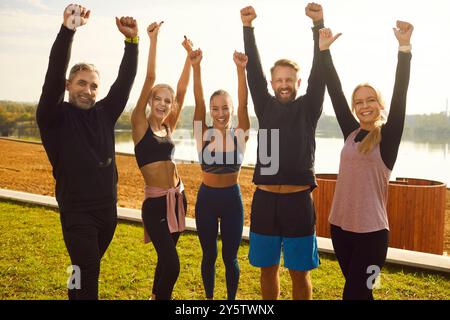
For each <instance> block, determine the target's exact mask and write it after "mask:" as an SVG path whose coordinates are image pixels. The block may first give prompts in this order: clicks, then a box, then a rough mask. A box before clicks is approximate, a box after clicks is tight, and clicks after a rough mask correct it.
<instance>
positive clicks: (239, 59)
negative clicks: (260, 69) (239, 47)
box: [233, 51, 248, 68]
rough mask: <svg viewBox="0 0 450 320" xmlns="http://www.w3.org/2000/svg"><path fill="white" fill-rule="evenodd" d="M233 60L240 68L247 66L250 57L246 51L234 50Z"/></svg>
mask: <svg viewBox="0 0 450 320" xmlns="http://www.w3.org/2000/svg"><path fill="white" fill-rule="evenodd" d="M233 60H234V63H235V64H236V66H237V67H238V68H245V67H246V66H247V61H248V57H247V55H246V54H245V53H241V52H237V51H234V54H233Z"/></svg>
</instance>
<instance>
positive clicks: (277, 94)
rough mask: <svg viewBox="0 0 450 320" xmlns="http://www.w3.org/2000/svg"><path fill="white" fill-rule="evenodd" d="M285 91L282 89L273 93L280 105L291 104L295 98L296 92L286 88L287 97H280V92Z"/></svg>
mask: <svg viewBox="0 0 450 320" xmlns="http://www.w3.org/2000/svg"><path fill="white" fill-rule="evenodd" d="M284 90H286V88H283V89H278V90H277V91H276V92H275V97H276V98H277V100H278V101H280V102H282V103H288V102H291V101H293V100H295V96H296V95H297V92H296V91H295V90H293V89H291V88H288V89H287V90H289V92H288V93H289V95H288V96H286V95H281V91H284Z"/></svg>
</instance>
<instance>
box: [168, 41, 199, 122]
mask: <svg viewBox="0 0 450 320" xmlns="http://www.w3.org/2000/svg"><path fill="white" fill-rule="evenodd" d="M182 45H183V47H184V49H185V50H186V59H185V61H184V66H183V71H182V72H181V76H180V79H179V80H178V84H177V96H176V101H177V103H176V109H174V110H173V111H172V112H171V113H170V115H169V117H168V119H167V122H168V125H169V127H170V130H171V131H173V130H175V127H176V125H177V123H178V119H179V118H180V114H181V109H182V108H183V105H184V97H185V96H186V92H187V87H188V85H189V79H190V77H191V61H190V59H189V54H190V53H191V51H192V47H193V44H192V41H191V40H189V39H188V38H186V36H184V41H183V43H182Z"/></svg>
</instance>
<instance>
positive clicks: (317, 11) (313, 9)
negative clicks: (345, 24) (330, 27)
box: [305, 2, 323, 22]
mask: <svg viewBox="0 0 450 320" xmlns="http://www.w3.org/2000/svg"><path fill="white" fill-rule="evenodd" d="M305 14H306V15H307V16H308V17H310V18H311V19H312V21H313V22H316V21H320V20H323V10H322V6H321V5H320V4H318V3H314V2H311V3H308V5H307V6H306V7H305Z"/></svg>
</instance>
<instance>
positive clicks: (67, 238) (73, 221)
mask: <svg viewBox="0 0 450 320" xmlns="http://www.w3.org/2000/svg"><path fill="white" fill-rule="evenodd" d="M89 15H90V11H89V10H87V9H86V8H84V7H82V6H79V5H70V6H68V7H67V8H66V9H65V10H64V22H63V25H62V26H61V29H60V31H59V33H58V36H57V38H56V40H55V42H54V44H53V47H52V49H51V52H50V60H49V65H48V69H47V74H46V76H45V82H44V86H43V88H42V94H41V97H40V100H39V104H38V107H37V111H36V120H37V124H38V126H39V130H40V133H41V139H42V143H43V145H44V148H45V151H46V152H47V156H48V159H49V161H50V163H51V165H52V167H53V176H54V178H55V180H56V190H55V194H56V199H57V201H58V206H59V209H60V212H61V214H60V217H61V225H62V231H63V236H64V242H65V244H66V247H67V250H68V252H69V255H70V259H71V262H72V266H73V270H74V273H73V275H72V277H71V279H70V280H69V283H68V289H69V299H98V278H99V273H100V260H101V258H102V256H103V254H104V253H105V251H106V249H107V248H108V245H109V243H110V242H111V240H112V238H113V235H114V231H115V228H116V225H117V210H116V203H117V169H116V163H115V148H114V126H115V123H116V121H117V119H118V118H119V116H120V114H121V113H122V111H123V109H124V108H125V105H126V103H127V101H128V97H129V94H130V91H131V87H132V85H133V81H134V78H135V75H136V71H137V57H138V41H139V38H138V27H137V23H136V21H135V20H134V19H133V18H131V17H122V18H121V19H118V18H116V24H117V27H118V29H119V31H120V32H121V33H122V34H123V35H124V36H125V37H126V39H125V52H124V56H123V59H122V63H121V65H120V69H119V74H118V77H117V79H116V81H115V82H114V84H113V85H112V87H111V89H110V90H109V92H108V94H107V96H106V97H105V98H104V99H103V100H100V101H98V102H96V97H97V90H98V87H99V82H100V81H99V73H98V71H97V69H96V68H95V66H94V65H92V64H86V63H80V64H76V65H75V66H74V67H73V68H72V69H71V70H70V73H69V77H68V80H66V79H65V76H66V71H67V67H68V64H69V60H70V52H71V46H72V40H73V37H74V34H75V31H76V28H77V27H80V26H83V25H85V24H86V23H87V21H88V19H89ZM65 90H67V91H68V93H69V102H64V92H65Z"/></svg>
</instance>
